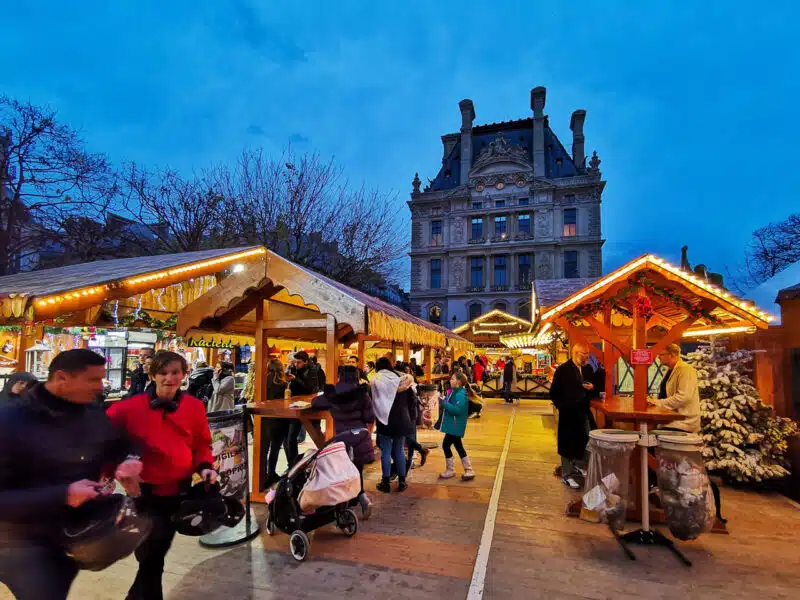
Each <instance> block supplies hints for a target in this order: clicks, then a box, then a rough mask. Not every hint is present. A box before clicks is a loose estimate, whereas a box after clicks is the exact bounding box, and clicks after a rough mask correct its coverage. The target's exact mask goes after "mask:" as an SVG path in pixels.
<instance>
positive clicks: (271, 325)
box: [266, 319, 328, 329]
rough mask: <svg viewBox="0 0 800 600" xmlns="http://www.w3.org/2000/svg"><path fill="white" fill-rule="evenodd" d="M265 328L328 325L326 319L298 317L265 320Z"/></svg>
mask: <svg viewBox="0 0 800 600" xmlns="http://www.w3.org/2000/svg"><path fill="white" fill-rule="evenodd" d="M266 327H267V329H325V328H327V327H328V320H327V319H300V320H297V321H291V320H284V321H267V322H266Z"/></svg>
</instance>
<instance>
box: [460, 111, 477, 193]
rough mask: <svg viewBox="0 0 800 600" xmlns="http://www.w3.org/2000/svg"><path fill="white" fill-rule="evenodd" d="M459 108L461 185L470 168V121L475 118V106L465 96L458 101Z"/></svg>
mask: <svg viewBox="0 0 800 600" xmlns="http://www.w3.org/2000/svg"><path fill="white" fill-rule="evenodd" d="M458 108H460V109H461V178H460V180H459V182H460V183H461V185H466V184H467V183H468V182H469V170H470V169H471V168H472V122H473V121H474V120H475V106H473V104H472V100H469V99H468V98H465V99H464V100H462V101H461V102H459V103H458Z"/></svg>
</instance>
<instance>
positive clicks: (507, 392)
mask: <svg viewBox="0 0 800 600" xmlns="http://www.w3.org/2000/svg"><path fill="white" fill-rule="evenodd" d="M503 398H504V399H505V401H506V402H511V401H513V399H514V398H513V396H512V395H511V382H510V381H505V380H504V381H503Z"/></svg>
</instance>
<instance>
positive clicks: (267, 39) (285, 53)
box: [220, 0, 308, 64]
mask: <svg viewBox="0 0 800 600" xmlns="http://www.w3.org/2000/svg"><path fill="white" fill-rule="evenodd" d="M225 7H226V8H225V11H224V12H225V13H228V15H229V18H228V19H227V20H228V21H229V23H228V24H229V26H230V30H231V31H230V32H231V33H233V34H234V35H235V36H236V37H237V38H238V39H240V40H241V41H243V42H244V43H245V44H247V45H248V46H249V47H250V48H251V49H252V50H254V51H256V52H258V53H259V54H261V55H262V56H264V57H265V58H269V59H271V60H274V61H275V62H277V63H279V64H289V63H305V62H308V57H307V56H306V53H305V51H304V50H303V49H302V48H300V47H299V46H298V45H297V44H295V43H294V42H293V41H292V40H291V39H288V37H287V35H286V31H287V29H286V28H278V27H272V26H270V25H269V24H268V23H266V22H265V20H264V18H263V17H262V16H261V12H260V11H259V10H258V8H257V7H256V6H254V5H253V2H252V1H251V0H231V2H230V3H228V4H225ZM220 22H224V20H223V21H220ZM288 30H289V31H291V29H288Z"/></svg>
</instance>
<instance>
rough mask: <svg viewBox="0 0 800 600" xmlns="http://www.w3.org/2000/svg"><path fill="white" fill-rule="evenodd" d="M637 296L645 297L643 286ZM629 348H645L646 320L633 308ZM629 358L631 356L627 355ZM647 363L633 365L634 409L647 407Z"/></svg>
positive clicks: (629, 358)
mask: <svg viewBox="0 0 800 600" xmlns="http://www.w3.org/2000/svg"><path fill="white" fill-rule="evenodd" d="M639 296H641V297H647V293H646V292H645V291H644V288H641V289H639ZM631 348H632V349H634V350H644V349H646V348H647V320H646V319H644V318H642V317H640V316H639V315H638V314H637V311H636V307H635V306H634V308H633V340H632V343H631ZM627 359H628V360H631V357H630V356H628V357H627ZM648 366H649V365H633V407H634V409H636V410H646V409H647V369H648Z"/></svg>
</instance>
